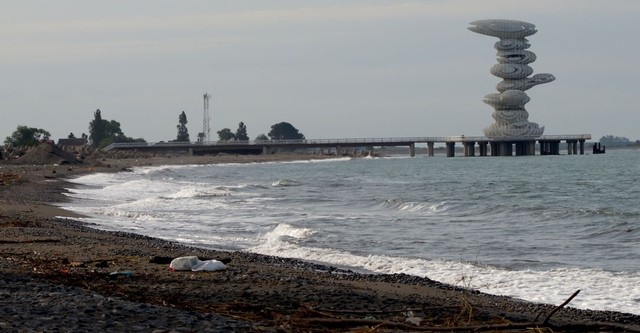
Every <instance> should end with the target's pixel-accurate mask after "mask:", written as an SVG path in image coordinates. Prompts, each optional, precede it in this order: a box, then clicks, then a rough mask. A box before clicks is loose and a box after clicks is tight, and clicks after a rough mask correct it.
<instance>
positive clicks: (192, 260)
mask: <svg viewBox="0 0 640 333" xmlns="http://www.w3.org/2000/svg"><path fill="white" fill-rule="evenodd" d="M225 268H227V266H226V265H225V264H224V263H223V262H222V261H218V260H214V259H210V260H200V259H199V258H198V257H196V256H187V257H179V258H175V259H173V260H172V261H171V263H170V264H169V270H171V271H194V272H195V271H208V272H212V271H219V270H223V269H225Z"/></svg>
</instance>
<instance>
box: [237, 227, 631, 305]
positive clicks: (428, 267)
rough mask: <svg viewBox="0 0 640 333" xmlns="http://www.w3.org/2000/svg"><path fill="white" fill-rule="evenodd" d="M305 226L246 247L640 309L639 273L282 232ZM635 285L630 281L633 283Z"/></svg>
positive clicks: (530, 295)
mask: <svg viewBox="0 0 640 333" xmlns="http://www.w3.org/2000/svg"><path fill="white" fill-rule="evenodd" d="M298 232H303V233H304V232H306V231H301V230H298V229H296V228H293V227H291V226H288V225H282V224H281V225H278V227H277V228H276V229H274V231H273V232H272V233H270V234H269V236H270V237H266V239H265V242H264V243H262V244H260V245H258V246H255V247H252V248H248V249H246V251H248V252H255V253H260V254H265V255H273V256H280V257H287V258H296V259H302V260H308V261H314V262H320V263H326V264H330V265H338V266H344V267H353V268H358V269H364V270H366V271H370V272H373V273H386V274H393V273H405V274H410V275H416V276H423V277H428V278H430V279H432V280H436V281H439V282H443V283H446V284H451V285H455V286H459V287H462V288H471V289H477V290H480V291H483V292H487V293H490V294H495V295H505V296H511V297H515V298H520V299H526V300H528V301H532V302H539V303H549V304H560V303H562V302H563V301H564V300H566V299H567V298H568V297H569V296H570V295H571V294H572V293H573V292H574V291H576V290H578V289H580V290H582V291H581V296H582V297H581V296H578V297H576V298H575V299H574V300H573V301H572V302H571V304H570V306H572V307H576V308H581V309H592V310H614V311H622V312H629V313H636V314H640V311H639V310H638V309H640V299H639V298H638V295H640V274H638V273H634V274H616V273H611V272H605V271H597V270H585V269H577V268H574V269H554V270H549V271H530V270H525V271H511V270H505V269H500V268H496V267H491V266H485V267H482V266H476V265H473V264H470V263H460V262H453V261H447V260H427V259H415V258H397V257H389V256H384V255H367V256H359V255H353V254H351V253H349V252H346V251H340V250H336V249H323V248H313V247H304V246H298V245H296V244H294V243H291V242H287V241H286V238H284V239H283V238H282V237H280V236H282V235H288V236H291V235H292V234H296V233H298ZM630 286H632V287H630Z"/></svg>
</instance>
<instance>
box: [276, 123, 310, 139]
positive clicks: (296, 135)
mask: <svg viewBox="0 0 640 333" xmlns="http://www.w3.org/2000/svg"><path fill="white" fill-rule="evenodd" d="M268 135H269V138H271V140H304V135H303V134H302V133H300V132H299V131H298V129H297V128H295V127H293V125H291V124H289V123H287V122H281V123H278V124H275V125H273V126H271V131H269V134H268Z"/></svg>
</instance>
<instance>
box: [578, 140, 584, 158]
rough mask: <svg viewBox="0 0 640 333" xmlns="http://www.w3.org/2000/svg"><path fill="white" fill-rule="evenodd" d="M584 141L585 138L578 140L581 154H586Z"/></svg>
mask: <svg viewBox="0 0 640 333" xmlns="http://www.w3.org/2000/svg"><path fill="white" fill-rule="evenodd" d="M584 141H585V140H578V142H580V155H584Z"/></svg>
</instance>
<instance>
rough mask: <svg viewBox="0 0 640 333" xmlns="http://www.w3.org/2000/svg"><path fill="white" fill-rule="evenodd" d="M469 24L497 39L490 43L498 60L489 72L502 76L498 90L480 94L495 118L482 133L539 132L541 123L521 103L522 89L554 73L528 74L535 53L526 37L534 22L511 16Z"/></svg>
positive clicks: (524, 100)
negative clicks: (492, 44) (510, 18)
mask: <svg viewBox="0 0 640 333" xmlns="http://www.w3.org/2000/svg"><path fill="white" fill-rule="evenodd" d="M470 25H471V26H470V27H469V30H471V31H473V32H476V33H479V34H483V35H487V36H492V37H498V38H499V39H500V40H499V41H498V42H496V43H495V44H494V48H495V49H496V50H497V51H498V53H497V54H496V59H497V60H498V63H497V64H495V65H494V66H493V67H491V74H493V75H494V76H497V77H499V78H502V79H503V80H502V82H500V83H498V85H497V86H496V89H497V90H498V93H493V94H488V95H486V96H485V97H484V102H485V103H487V104H489V105H490V106H492V107H493V108H494V111H493V114H492V115H491V116H492V117H493V119H494V120H495V123H493V124H491V125H490V126H489V127H487V128H485V129H484V134H485V136H487V137H489V138H497V139H499V138H518V137H531V138H535V137H539V136H541V135H542V133H543V132H544V126H539V125H538V124H536V123H533V122H530V121H529V113H528V112H527V110H526V109H525V107H524V106H525V104H526V103H528V102H529V100H530V99H529V96H527V94H526V93H525V91H526V90H528V89H530V88H531V87H533V86H536V85H538V84H542V83H549V82H551V81H553V80H555V77H554V76H553V75H551V74H546V73H545V74H536V75H533V76H530V75H531V74H532V73H533V68H531V67H530V66H528V64H530V63H532V62H534V61H535V60H536V55H535V53H533V52H531V51H528V50H527V49H528V48H529V47H530V46H531V45H530V44H529V41H528V40H527V39H526V37H528V36H531V35H533V34H535V33H536V32H537V30H536V29H535V25H533V24H531V23H527V22H522V21H515V20H479V21H473V22H471V23H470Z"/></svg>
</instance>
